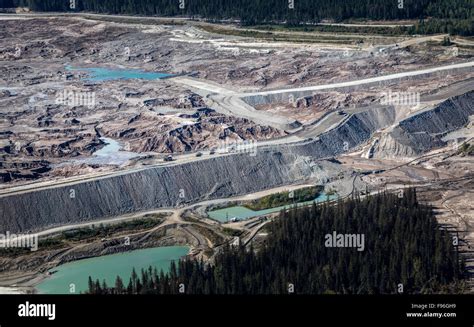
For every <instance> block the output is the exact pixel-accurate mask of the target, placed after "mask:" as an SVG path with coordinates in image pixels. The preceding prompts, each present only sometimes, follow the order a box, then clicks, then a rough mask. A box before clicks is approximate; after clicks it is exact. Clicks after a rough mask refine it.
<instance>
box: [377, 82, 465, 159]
mask: <svg viewBox="0 0 474 327" xmlns="http://www.w3.org/2000/svg"><path fill="white" fill-rule="evenodd" d="M473 114H474V91H470V92H468V93H465V94H463V95H460V96H456V97H453V98H451V99H448V100H446V101H444V102H442V103H441V104H439V105H438V106H437V107H436V108H434V109H432V110H428V111H424V112H421V113H419V114H416V115H413V116H411V117H409V118H407V119H404V120H402V121H401V122H400V123H398V124H397V125H396V126H395V127H393V129H392V130H391V131H390V132H388V133H385V134H383V136H382V137H381V139H380V142H379V143H378V145H377V146H376V149H375V156H376V157H381V158H383V157H384V158H394V157H400V156H404V157H413V156H418V155H420V154H423V153H424V152H427V151H430V150H432V149H434V148H437V147H442V146H445V145H446V142H445V141H443V140H442V138H443V137H444V136H445V135H446V134H447V133H449V132H452V131H455V130H458V129H460V128H462V127H464V126H465V125H466V124H467V123H468V122H469V116H470V115H473Z"/></svg>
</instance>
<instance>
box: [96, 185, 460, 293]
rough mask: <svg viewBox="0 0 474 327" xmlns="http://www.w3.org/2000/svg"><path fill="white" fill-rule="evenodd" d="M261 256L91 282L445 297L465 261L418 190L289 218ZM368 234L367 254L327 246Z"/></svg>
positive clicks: (236, 253)
mask: <svg viewBox="0 0 474 327" xmlns="http://www.w3.org/2000/svg"><path fill="white" fill-rule="evenodd" d="M268 228H269V238H268V240H267V242H266V243H265V245H264V246H263V247H262V248H259V249H258V251H254V250H253V249H246V248H244V247H243V246H237V247H226V248H225V249H224V250H223V251H222V252H221V253H220V254H219V255H217V257H216V259H215V262H214V263H212V264H206V263H203V262H201V261H197V260H182V261H180V262H179V263H178V264H177V265H176V264H172V265H171V268H170V271H169V273H166V274H165V273H163V272H162V271H161V272H158V271H156V269H152V268H151V267H150V268H149V269H148V270H142V271H141V272H140V274H137V273H136V272H135V270H134V271H133V273H132V276H131V278H130V279H129V281H127V283H124V282H123V281H122V280H121V279H120V278H119V277H117V280H116V283H115V285H114V286H113V287H108V286H107V285H106V284H105V282H103V283H100V282H99V281H96V282H94V281H93V280H92V279H90V277H89V292H90V293H95V294H97V293H98V294H149V293H152V294H177V293H179V288H180V284H182V285H184V286H185V292H186V293H187V294H285V293H288V287H289V284H294V290H295V293H299V294H302V293H305V294H307V293H309V294H323V293H338V294H341V293H351V294H375V293H397V292H398V291H400V290H401V289H400V284H402V285H403V291H404V292H405V293H434V292H445V291H448V289H449V290H451V291H452V290H453V289H455V287H454V286H455V285H457V286H459V285H460V284H461V283H460V281H461V280H462V278H463V272H464V271H465V266H464V263H463V262H462V261H460V260H458V254H457V251H456V249H455V247H454V246H453V244H452V237H451V235H450V234H449V233H448V232H446V231H445V230H442V229H440V226H439V225H438V224H437V222H436V219H435V217H434V215H433V211H432V209H431V208H430V207H429V206H426V205H422V204H420V203H418V201H417V199H416V192H415V191H414V190H412V189H410V190H408V191H406V192H405V194H404V196H403V197H402V198H399V197H398V196H397V195H393V194H386V193H383V194H380V195H377V196H372V197H367V198H364V199H360V198H358V197H355V198H353V199H349V200H346V201H339V203H338V204H336V205H330V204H328V203H325V204H322V205H316V204H315V205H313V206H312V207H306V208H294V209H293V210H290V211H288V212H282V213H281V214H280V216H279V218H278V219H277V220H276V221H275V222H273V223H271V224H270V226H269V227H268ZM334 231H337V233H341V234H344V233H346V234H355V233H356V234H364V239H365V247H364V250H363V251H358V250H357V249H355V248H347V247H345V248H343V247H327V246H326V245H327V243H326V242H327V236H326V235H327V234H331V233H333V232H334Z"/></svg>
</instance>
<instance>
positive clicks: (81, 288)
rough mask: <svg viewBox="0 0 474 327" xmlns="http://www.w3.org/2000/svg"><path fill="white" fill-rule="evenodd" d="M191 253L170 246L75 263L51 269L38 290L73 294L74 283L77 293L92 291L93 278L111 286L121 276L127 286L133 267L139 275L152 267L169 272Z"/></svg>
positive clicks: (187, 249) (185, 247)
mask: <svg viewBox="0 0 474 327" xmlns="http://www.w3.org/2000/svg"><path fill="white" fill-rule="evenodd" d="M188 253H189V247H187V246H166V247H157V248H150V249H141V250H134V251H130V252H125V253H118V254H111V255H105V256H101V257H95V258H89V259H82V260H78V261H73V262H69V263H66V264H63V265H60V266H58V267H55V268H53V269H51V270H50V273H52V275H51V276H50V277H48V278H47V279H45V280H44V281H43V282H41V283H40V284H39V285H38V286H37V287H36V289H37V291H38V293H40V294H71V292H70V287H71V284H74V285H75V291H76V292H75V294H79V293H80V292H86V291H87V290H88V279H89V276H91V277H92V280H93V281H94V282H95V281H96V280H97V279H98V280H99V281H100V282H101V283H102V281H103V280H104V279H105V281H106V282H107V285H108V286H114V285H115V279H116V277H117V276H120V277H121V278H122V280H123V283H124V284H125V287H126V286H127V285H128V281H129V279H130V276H131V274H132V269H133V268H135V270H136V272H137V274H138V275H139V276H140V271H141V270H142V269H148V267H150V266H152V267H153V268H156V269H157V270H158V272H160V270H163V271H164V272H168V271H169V269H170V264H171V262H172V261H178V260H179V259H180V258H182V257H184V256H185V255H187V254H188Z"/></svg>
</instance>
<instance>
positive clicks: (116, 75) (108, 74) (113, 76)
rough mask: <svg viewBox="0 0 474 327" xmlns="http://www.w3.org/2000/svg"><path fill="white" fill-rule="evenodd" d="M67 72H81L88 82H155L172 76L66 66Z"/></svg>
mask: <svg viewBox="0 0 474 327" xmlns="http://www.w3.org/2000/svg"><path fill="white" fill-rule="evenodd" d="M66 69H67V70H69V71H82V72H85V73H86V74H87V76H88V77H87V78H85V79H84V80H85V81H88V82H103V81H113V80H127V79H143V80H157V79H162V78H165V77H170V76H173V75H172V74H165V73H160V72H146V71H142V70H136V69H109V68H100V67H94V68H77V67H71V66H66Z"/></svg>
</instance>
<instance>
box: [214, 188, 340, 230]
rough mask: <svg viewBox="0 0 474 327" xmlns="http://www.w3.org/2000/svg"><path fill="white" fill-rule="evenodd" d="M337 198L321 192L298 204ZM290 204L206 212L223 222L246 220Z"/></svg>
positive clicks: (241, 207)
mask: <svg viewBox="0 0 474 327" xmlns="http://www.w3.org/2000/svg"><path fill="white" fill-rule="evenodd" d="M337 198H338V196H337V195H336V194H332V195H326V194H324V193H321V194H320V195H319V196H318V197H317V198H316V199H314V200H312V201H306V202H300V203H298V205H299V206H304V205H308V204H311V203H312V202H316V203H319V202H324V201H326V200H330V201H331V200H335V199H337ZM291 206H292V205H285V206H280V207H275V208H270V209H265V210H258V211H254V210H251V209H249V208H246V207H243V206H234V207H228V208H224V209H218V210H212V211H209V212H208V213H207V214H208V216H209V218H211V219H214V220H217V221H219V222H222V223H225V222H228V221H229V220H230V219H232V218H237V219H239V220H247V219H250V218H253V217H257V216H262V215H266V214H269V213H274V212H278V211H280V210H282V209H289V208H290V207H291Z"/></svg>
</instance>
